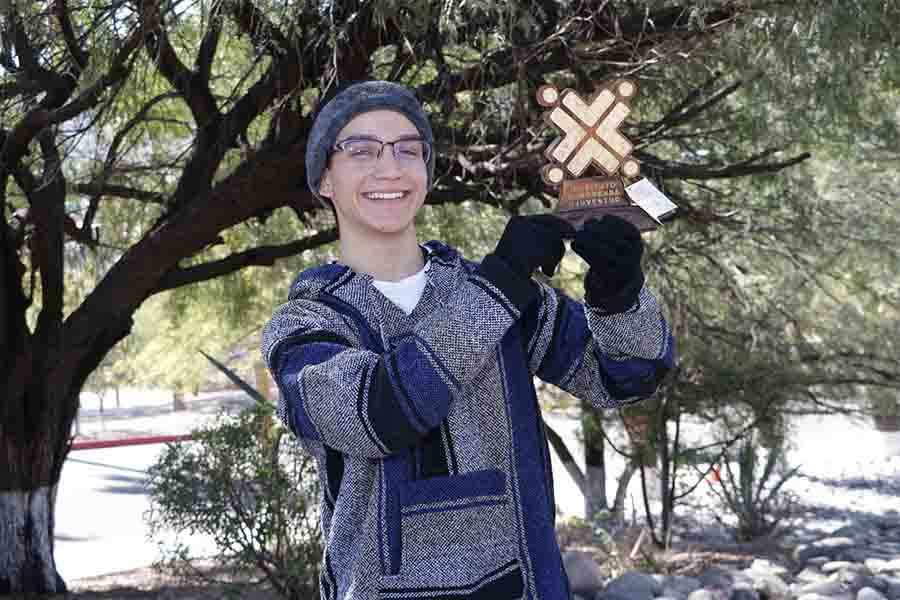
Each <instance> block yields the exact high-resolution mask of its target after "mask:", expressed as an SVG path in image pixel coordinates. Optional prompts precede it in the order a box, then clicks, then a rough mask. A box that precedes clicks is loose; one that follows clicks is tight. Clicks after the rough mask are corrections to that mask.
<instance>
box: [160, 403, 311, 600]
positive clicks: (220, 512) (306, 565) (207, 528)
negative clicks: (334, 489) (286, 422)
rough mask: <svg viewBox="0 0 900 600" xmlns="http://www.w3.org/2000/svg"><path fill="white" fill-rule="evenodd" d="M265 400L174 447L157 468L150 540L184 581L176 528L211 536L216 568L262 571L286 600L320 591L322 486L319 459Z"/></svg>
mask: <svg viewBox="0 0 900 600" xmlns="http://www.w3.org/2000/svg"><path fill="white" fill-rule="evenodd" d="M272 412H273V410H272V407H271V406H270V405H269V404H264V403H259V404H257V405H256V406H255V407H253V408H251V409H247V410H245V411H243V412H242V413H240V414H239V415H236V416H235V415H225V414H222V415H220V416H219V417H218V418H217V420H216V421H215V422H214V424H213V425H212V426H210V427H208V428H204V429H200V430H198V431H195V432H194V434H195V441H193V442H188V443H182V444H171V445H169V446H168V447H167V448H166V449H165V451H164V452H163V453H162V455H161V457H160V459H159V461H158V462H157V463H156V464H155V465H154V466H153V467H151V469H150V473H149V475H150V477H149V487H150V498H151V508H150V510H149V511H148V515H147V521H148V523H149V526H150V536H151V538H153V539H155V540H156V541H158V542H159V543H160V547H161V549H162V552H163V555H164V559H163V561H162V564H163V565H164V566H165V567H168V568H171V569H173V570H175V571H177V572H179V573H181V574H183V575H185V576H188V577H196V578H206V576H205V575H203V574H202V573H201V572H200V571H199V570H198V569H195V568H193V565H192V557H191V555H190V553H189V551H190V548H189V547H188V546H186V545H185V544H184V542H183V541H181V540H178V539H177V537H176V539H175V541H174V542H172V541H169V540H167V532H168V531H176V532H178V533H179V534H188V535H196V534H200V535H205V536H208V537H209V538H211V539H212V540H213V541H214V543H215V545H216V552H217V554H216V556H215V557H214V559H215V562H216V563H217V566H219V567H221V570H223V571H224V572H228V573H231V574H234V575H237V574H259V573H261V574H262V575H263V580H267V581H268V582H269V583H270V584H271V585H272V587H273V588H274V589H275V590H276V591H277V592H278V593H279V594H281V595H282V596H284V597H286V598H291V599H300V598H311V597H315V596H316V595H317V594H318V564H319V561H320V559H321V556H322V549H321V538H320V533H319V511H318V500H319V488H318V480H317V478H316V476H315V470H314V464H313V460H312V458H311V457H310V456H309V455H307V454H305V453H304V452H303V451H302V449H301V448H300V446H299V445H298V444H297V443H296V442H294V440H293V439H292V438H290V436H285V433H286V431H285V430H284V429H283V428H282V427H281V426H280V425H276V424H275V423H274V422H273V419H272Z"/></svg>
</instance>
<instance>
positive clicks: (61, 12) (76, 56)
mask: <svg viewBox="0 0 900 600" xmlns="http://www.w3.org/2000/svg"><path fill="white" fill-rule="evenodd" d="M53 8H54V10H55V11H56V18H57V20H58V21H59V27H60V29H61V30H62V34H63V40H65V42H66V48H68V50H69V54H70V55H71V57H72V61H73V62H74V65H75V69H74V71H75V74H76V75H81V72H82V71H83V70H84V69H85V68H86V67H87V65H88V60H89V58H90V56H89V55H88V53H87V52H85V51H84V49H83V48H82V47H81V46H80V45H79V44H78V39H77V38H76V37H75V29H74V28H73V27H72V20H71V18H70V17H69V6H68V2H67V0H56V1H55V2H54V3H53Z"/></svg>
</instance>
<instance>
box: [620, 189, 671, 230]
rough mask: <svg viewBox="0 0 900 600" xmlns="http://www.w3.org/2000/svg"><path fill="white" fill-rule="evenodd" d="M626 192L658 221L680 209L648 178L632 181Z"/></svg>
mask: <svg viewBox="0 0 900 600" xmlns="http://www.w3.org/2000/svg"><path fill="white" fill-rule="evenodd" d="M625 192H626V193H627V194H628V197H629V198H631V200H632V201H633V202H634V203H635V204H637V205H638V206H640V207H641V208H642V209H644V212H646V213H647V214H648V215H650V216H651V217H653V220H654V221H656V222H657V223H662V221H661V219H664V218H665V217H668V216H669V215H671V214H673V213H674V212H675V211H676V210H678V206H677V205H676V204H675V203H674V202H672V201H671V200H669V198H668V197H666V195H665V194H663V193H662V192H661V191H659V190H658V189H656V186H655V185H653V184H652V183H650V182H649V181H648V180H646V179H641V180H640V181H638V182H637V183H632V184H631V185H629V186H628V187H626V188H625Z"/></svg>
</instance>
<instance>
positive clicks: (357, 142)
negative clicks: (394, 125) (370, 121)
mask: <svg viewBox="0 0 900 600" xmlns="http://www.w3.org/2000/svg"><path fill="white" fill-rule="evenodd" d="M385 146H390V147H391V150H392V154H393V155H394V159H395V160H396V161H397V162H398V163H400V164H401V165H403V166H407V167H411V166H415V165H419V164H423V163H428V160H429V159H430V158H431V144H429V143H428V142H426V141H425V140H423V139H418V138H407V139H401V140H394V141H393V142H382V141H381V140H378V139H375V138H368V137H350V138H346V139H343V140H340V141H338V142H335V144H334V151H335V152H343V153H345V154H346V155H347V156H348V157H349V158H350V160H351V161H353V164H357V165H359V166H360V167H364V168H371V167H374V166H375V164H376V163H377V162H378V160H379V159H380V158H381V153H382V152H384V148H385Z"/></svg>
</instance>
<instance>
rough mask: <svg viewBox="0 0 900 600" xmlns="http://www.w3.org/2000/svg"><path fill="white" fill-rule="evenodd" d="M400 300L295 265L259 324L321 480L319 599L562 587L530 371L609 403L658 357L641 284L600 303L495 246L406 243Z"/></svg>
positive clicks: (336, 271) (498, 596)
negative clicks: (513, 262)
mask: <svg viewBox="0 0 900 600" xmlns="http://www.w3.org/2000/svg"><path fill="white" fill-rule="evenodd" d="M423 249H424V250H425V252H426V253H427V255H428V260H429V261H430V269H429V270H428V285H426V288H425V291H424V293H423V296H422V298H421V300H420V301H419V303H418V305H417V306H416V308H415V309H414V310H413V312H412V313H411V314H409V315H407V314H405V313H404V312H403V311H402V310H400V309H399V308H398V307H397V306H395V305H394V304H393V303H392V302H391V301H390V300H388V299H387V298H385V297H384V296H383V295H382V294H381V293H380V292H379V291H378V290H377V289H376V288H375V287H374V286H373V285H372V278H371V277H370V276H368V275H363V274H359V273H356V272H354V271H353V270H351V269H350V268H348V267H346V266H343V265H340V264H329V265H325V266H321V267H316V268H312V269H309V270H306V271H304V272H302V273H301V274H300V276H299V277H298V279H297V281H296V282H295V284H294V285H293V286H292V288H291V293H290V297H289V301H288V302H287V303H286V304H284V305H282V306H281V307H280V308H278V309H277V310H276V311H275V314H274V315H273V317H272V320H271V321H270V322H269V323H268V324H267V326H266V327H265V330H264V332H263V341H262V352H263V355H264V357H265V360H266V362H267V364H268V366H269V369H270V370H271V372H272V373H273V375H274V377H275V379H276V381H277V382H278V385H279V387H280V389H281V402H280V406H279V413H280V415H281V417H282V419H283V420H284V422H285V423H286V425H287V426H288V427H289V428H290V429H291V430H292V431H293V432H294V433H295V434H296V435H297V436H298V437H299V439H300V440H301V442H302V443H303V445H304V446H305V448H307V449H308V451H309V452H311V453H312V455H313V456H314V457H315V459H316V461H317V465H318V473H319V477H320V479H321V483H322V489H323V490H324V494H323V499H322V512H321V515H322V532H323V538H324V542H325V553H324V557H323V561H322V565H321V579H320V586H321V595H322V598H323V600H336V599H342V600H351V599H352V600H376V599H377V600H400V599H403V600H414V599H422V598H429V599H433V598H452V599H454V600H462V599H466V598H485V599H490V600H506V599H509V600H512V599H517V598H528V599H530V600H563V599H565V600H568V598H569V590H568V582H567V579H566V574H565V571H564V569H563V565H562V560H561V556H560V551H559V547H558V545H557V542H556V536H555V531H554V517H555V510H554V508H555V507H554V500H553V479H552V476H551V472H550V458H549V455H548V446H547V442H546V438H545V434H544V429H543V421H542V419H541V414H540V408H539V406H538V401H537V397H536V394H535V389H534V384H533V377H534V376H537V377H540V378H541V379H543V380H544V381H547V382H549V383H552V384H555V385H557V386H559V387H560V388H562V389H564V390H566V391H568V392H570V393H572V394H574V395H575V396H577V397H579V398H582V399H585V400H587V401H589V402H590V403H591V404H593V405H594V406H596V407H598V408H613V407H616V406H619V405H621V404H623V403H627V402H632V401H635V400H639V399H641V398H645V397H647V396H649V395H650V394H652V393H653V391H654V390H655V389H656V386H657V385H658V383H659V380H660V378H661V377H662V376H663V375H664V374H665V372H666V371H667V370H668V369H669V368H671V366H672V362H673V347H672V339H671V335H670V330H669V327H668V325H667V323H666V321H665V319H664V317H663V315H662V313H661V311H660V308H659V306H658V304H657V301H656V299H655V298H654V297H653V295H652V294H651V293H650V292H649V291H648V290H647V289H646V288H644V289H642V290H641V292H640V296H639V300H638V302H637V303H636V304H635V306H634V307H632V308H631V309H630V310H629V311H626V312H625V313H620V314H614V315H606V314H603V313H602V312H600V311H598V310H596V309H593V308H590V307H586V306H584V305H583V304H580V303H578V302H575V301H573V300H572V299H570V298H568V297H566V296H565V295H563V294H562V293H561V292H559V291H558V290H555V289H553V288H551V287H549V286H546V285H543V284H535V283H532V282H530V281H522V280H521V279H520V278H518V276H516V275H515V274H514V273H513V272H512V271H511V270H510V269H509V267H508V266H506V264H505V263H504V262H503V261H502V260H501V259H499V258H498V257H496V256H493V255H489V256H488V257H486V258H485V260H484V261H482V263H481V264H480V265H478V264H475V263H471V262H468V261H465V260H463V259H462V258H461V257H460V256H459V254H458V253H457V252H456V251H455V250H453V249H451V248H449V247H447V246H445V245H443V244H440V243H438V242H429V243H427V244H425V245H424V246H423Z"/></svg>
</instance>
